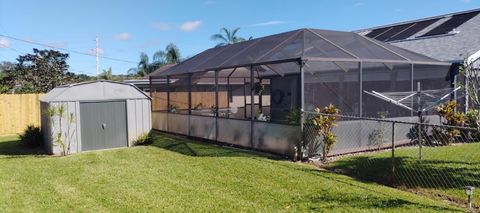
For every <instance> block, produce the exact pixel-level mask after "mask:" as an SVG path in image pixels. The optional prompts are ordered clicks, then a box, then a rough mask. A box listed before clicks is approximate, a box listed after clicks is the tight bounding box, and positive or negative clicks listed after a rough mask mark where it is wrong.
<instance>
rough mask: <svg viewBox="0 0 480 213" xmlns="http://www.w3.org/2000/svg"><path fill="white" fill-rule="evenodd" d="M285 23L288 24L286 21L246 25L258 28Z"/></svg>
mask: <svg viewBox="0 0 480 213" xmlns="http://www.w3.org/2000/svg"><path fill="white" fill-rule="evenodd" d="M286 23H288V22H287V21H267V22H261V23H256V24H251V25H248V26H249V27H260V26H269V25H279V24H286Z"/></svg>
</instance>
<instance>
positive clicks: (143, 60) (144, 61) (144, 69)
mask: <svg viewBox="0 0 480 213" xmlns="http://www.w3.org/2000/svg"><path fill="white" fill-rule="evenodd" d="M181 60H182V59H181V56H180V50H179V49H178V47H177V46H176V45H175V44H174V43H170V44H168V45H167V47H166V48H165V51H162V50H159V51H157V52H155V53H154V54H153V61H152V63H149V58H148V55H147V54H146V53H144V52H142V53H140V61H139V62H138V65H137V67H134V68H130V69H129V70H128V71H127V73H128V74H129V75H135V76H140V77H143V76H145V75H147V74H149V73H151V72H153V71H154V70H156V69H157V68H158V67H161V66H163V65H165V64H176V63H179V62H180V61H181Z"/></svg>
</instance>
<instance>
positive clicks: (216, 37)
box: [210, 27, 246, 47]
mask: <svg viewBox="0 0 480 213" xmlns="http://www.w3.org/2000/svg"><path fill="white" fill-rule="evenodd" d="M239 30H240V28H235V29H233V30H229V29H227V28H225V27H223V28H221V29H220V33H217V34H213V35H212V36H211V37H210V39H211V40H213V41H216V42H218V43H217V45H216V46H215V47H220V46H225V45H229V44H234V43H238V42H242V41H245V40H246V39H245V38H242V37H239V36H238V35H237V33H238V31H239Z"/></svg>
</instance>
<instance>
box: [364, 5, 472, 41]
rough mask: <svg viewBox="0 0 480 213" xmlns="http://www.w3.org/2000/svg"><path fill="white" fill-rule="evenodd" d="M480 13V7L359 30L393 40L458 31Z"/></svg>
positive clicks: (381, 39) (382, 38) (377, 38)
mask: <svg viewBox="0 0 480 213" xmlns="http://www.w3.org/2000/svg"><path fill="white" fill-rule="evenodd" d="M479 14H480V9H475V10H468V11H462V12H457V13H450V14H445V15H440V16H434V17H428V18H423V19H418V20H412V21H406V22H400V23H395V24H389V25H384V26H379V27H372V28H367V29H363V30H357V31H356V32H357V33H360V34H362V35H365V36H367V37H369V38H374V39H376V40H379V41H384V42H393V41H401V40H408V39H415V38H426V37H432V36H444V35H449V34H454V33H456V32H455V31H456V29H457V28H459V27H460V26H462V25H463V24H465V23H467V22H468V21H470V20H471V19H472V18H474V17H476V16H478V15H479Z"/></svg>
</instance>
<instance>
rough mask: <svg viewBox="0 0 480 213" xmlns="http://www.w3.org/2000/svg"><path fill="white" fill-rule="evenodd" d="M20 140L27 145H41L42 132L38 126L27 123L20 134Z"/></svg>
mask: <svg viewBox="0 0 480 213" xmlns="http://www.w3.org/2000/svg"><path fill="white" fill-rule="evenodd" d="M20 142H21V143H22V144H23V145H25V146H28V147H38V146H41V145H42V142H43V141H42V132H41V131H40V128H39V127H36V126H33V125H29V126H27V128H26V129H25V131H24V132H23V133H22V134H20Z"/></svg>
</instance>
